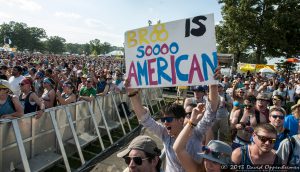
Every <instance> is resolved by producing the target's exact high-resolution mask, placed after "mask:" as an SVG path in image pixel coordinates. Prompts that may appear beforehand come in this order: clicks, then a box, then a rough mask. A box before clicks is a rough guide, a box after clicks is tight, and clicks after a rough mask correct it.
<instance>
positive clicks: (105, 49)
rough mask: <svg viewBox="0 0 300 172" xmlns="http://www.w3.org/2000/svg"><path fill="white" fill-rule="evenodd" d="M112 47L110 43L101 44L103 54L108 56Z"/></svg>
mask: <svg viewBox="0 0 300 172" xmlns="http://www.w3.org/2000/svg"><path fill="white" fill-rule="evenodd" d="M111 48H112V47H111V45H110V43H108V42H104V43H103V44H101V54H107V53H109V52H110V51H111Z"/></svg>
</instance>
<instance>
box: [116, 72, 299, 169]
mask: <svg viewBox="0 0 300 172" xmlns="http://www.w3.org/2000/svg"><path fill="white" fill-rule="evenodd" d="M215 78H216V79H218V80H219V81H220V82H219V84H218V85H208V86H195V87H191V88H192V91H193V93H194V95H193V96H192V97H191V96H188V97H182V98H183V99H184V101H183V103H181V102H178V101H177V100H176V101H175V102H174V103H170V104H167V105H166V106H165V107H164V108H163V109H162V110H161V115H162V116H161V117H160V121H156V120H155V119H153V118H152V117H151V116H150V112H149V109H147V107H144V106H143V105H142V101H141V100H140V96H138V95H139V90H138V89H132V88H129V85H130V84H129V81H127V80H126V81H125V87H126V90H127V94H128V96H129V97H130V99H131V102H132V106H133V109H134V111H135V114H136V116H137V118H138V120H139V122H140V124H142V125H143V126H144V127H145V128H147V129H148V130H150V131H151V132H153V133H154V134H155V135H156V136H157V137H158V138H160V140H161V141H162V143H163V145H164V150H165V154H166V159H165V160H166V166H165V168H162V167H161V168H160V169H159V170H158V169H157V168H153V167H156V166H157V165H159V164H158V163H157V162H158V161H157V160H155V161H153V160H152V159H153V158H151V159H148V157H147V155H146V154H145V152H149V150H147V149H146V147H143V146H142V147H131V146H129V147H128V148H127V149H129V151H128V153H127V154H122V156H121V155H119V157H123V158H124V159H125V162H126V164H128V171H145V172H147V171H149V172H157V171H166V172H184V171H188V172H194V171H195V172H200V171H207V172H214V171H299V170H300V99H299V98H300V75H299V74H297V73H292V74H291V75H290V76H286V75H285V74H278V75H274V76H273V77H266V76H263V75H262V74H261V73H257V74H250V75H242V74H237V75H235V76H233V77H229V76H223V75H221V74H220V68H218V69H217V70H216V72H215ZM287 78H289V79H287ZM181 88H182V87H181ZM185 89H186V87H185ZM183 95H188V94H186V93H185V94H183ZM132 151H137V152H140V153H141V154H131V152H132ZM152 151H153V150H152ZM155 155H156V154H155ZM156 156H159V154H158V155H156ZM146 161H147V162H146Z"/></svg>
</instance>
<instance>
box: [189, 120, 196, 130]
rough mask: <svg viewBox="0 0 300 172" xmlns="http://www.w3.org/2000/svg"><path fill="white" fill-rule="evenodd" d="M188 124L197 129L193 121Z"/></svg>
mask: <svg viewBox="0 0 300 172" xmlns="http://www.w3.org/2000/svg"><path fill="white" fill-rule="evenodd" d="M188 124H189V125H190V126H191V127H192V128H194V127H196V124H194V123H192V121H191V120H189V121H188Z"/></svg>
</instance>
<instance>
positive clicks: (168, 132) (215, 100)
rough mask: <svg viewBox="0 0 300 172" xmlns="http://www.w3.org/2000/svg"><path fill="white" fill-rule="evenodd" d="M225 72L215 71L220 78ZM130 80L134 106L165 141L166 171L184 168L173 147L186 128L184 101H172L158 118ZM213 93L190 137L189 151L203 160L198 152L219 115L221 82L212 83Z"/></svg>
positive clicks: (140, 119)
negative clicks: (142, 99)
mask: <svg viewBox="0 0 300 172" xmlns="http://www.w3.org/2000/svg"><path fill="white" fill-rule="evenodd" d="M220 76H221V74H220V68H218V69H217V70H216V71H215V76H214V77H215V78H216V79H219V78H220ZM129 83H130V81H129V80H128V79H126V80H125V84H124V85H125V87H126V90H127V93H128V96H129V97H130V99H131V102H132V107H133V109H134V111H135V114H136V116H137V118H138V120H139V122H140V123H141V124H142V125H143V126H144V127H145V128H147V129H148V130H149V131H151V132H153V133H154V134H155V135H156V136H158V137H159V138H160V139H161V140H162V142H163V144H164V148H165V151H166V169H165V172H184V171H185V170H184V169H183V167H182V165H181V163H180V162H179V161H178V159H177V157H176V154H175V152H174V149H173V144H174V142H175V140H176V138H177V136H178V135H179V133H180V132H181V130H182V129H183V127H184V125H183V122H184V118H185V110H184V108H183V107H182V106H181V105H178V104H169V105H167V106H166V107H165V108H164V109H163V110H162V114H163V118H161V122H162V124H161V123H159V122H157V121H155V120H154V119H153V118H152V117H151V116H150V113H149V110H148V109H147V108H145V107H143V105H142V101H141V99H140V97H139V91H138V90H134V89H131V88H129ZM209 90H210V91H209V95H208V101H206V111H205V113H204V116H203V118H202V120H201V121H200V122H199V123H198V124H194V125H195V127H194V130H193V133H192V136H191V138H190V139H189V140H188V144H187V152H188V153H189V154H190V155H191V156H192V158H193V159H194V160H197V161H199V157H198V155H197V153H198V152H200V146H199V145H200V144H201V141H202V138H203V137H204V134H205V133H206V131H207V130H208V128H209V127H210V126H211V125H212V123H213V121H214V119H215V117H216V111H217V109H218V104H219V96H218V85H209Z"/></svg>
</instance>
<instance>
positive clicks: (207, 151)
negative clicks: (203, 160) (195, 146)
mask: <svg viewBox="0 0 300 172" xmlns="http://www.w3.org/2000/svg"><path fill="white" fill-rule="evenodd" d="M202 151H203V152H204V153H205V154H211V155H212V156H213V157H214V158H216V159H220V158H221V157H229V155H228V154H226V153H223V152H216V151H213V150H211V149H210V148H209V147H207V146H202Z"/></svg>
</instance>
